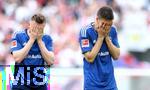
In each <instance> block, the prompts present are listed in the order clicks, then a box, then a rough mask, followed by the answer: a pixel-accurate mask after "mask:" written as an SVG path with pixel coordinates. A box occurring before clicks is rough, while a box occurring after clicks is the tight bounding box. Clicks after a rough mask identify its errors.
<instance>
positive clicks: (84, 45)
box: [81, 39, 89, 47]
mask: <svg viewBox="0 0 150 90" xmlns="http://www.w3.org/2000/svg"><path fill="white" fill-rule="evenodd" d="M81 43H82V47H89V40H88V39H83V40H82V41H81Z"/></svg>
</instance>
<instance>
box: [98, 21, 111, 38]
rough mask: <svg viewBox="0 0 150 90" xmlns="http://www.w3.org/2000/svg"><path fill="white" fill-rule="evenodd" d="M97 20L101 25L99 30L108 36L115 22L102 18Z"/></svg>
mask: <svg viewBox="0 0 150 90" xmlns="http://www.w3.org/2000/svg"><path fill="white" fill-rule="evenodd" d="M97 22H98V26H99V29H98V32H100V33H102V35H103V36H107V35H108V34H109V32H110V28H111V26H112V23H113V22H112V20H105V19H101V20H98V21H97Z"/></svg>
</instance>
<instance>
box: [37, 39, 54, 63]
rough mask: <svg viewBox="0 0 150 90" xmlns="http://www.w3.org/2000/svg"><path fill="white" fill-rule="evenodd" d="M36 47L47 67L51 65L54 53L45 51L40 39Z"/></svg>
mask: <svg viewBox="0 0 150 90" xmlns="http://www.w3.org/2000/svg"><path fill="white" fill-rule="evenodd" d="M38 45H39V48H40V50H41V54H42V56H43V58H44V60H45V61H46V62H47V64H48V65H52V64H53V63H54V53H53V52H52V51H48V50H47V48H46V46H45V44H44V43H43V41H42V39H41V38H40V39H38Z"/></svg>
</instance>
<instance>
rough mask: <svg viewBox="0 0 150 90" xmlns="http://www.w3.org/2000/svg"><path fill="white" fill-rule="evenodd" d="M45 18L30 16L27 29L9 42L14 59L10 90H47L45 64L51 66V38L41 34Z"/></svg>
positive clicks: (52, 60) (37, 15)
mask: <svg viewBox="0 0 150 90" xmlns="http://www.w3.org/2000/svg"><path fill="white" fill-rule="evenodd" d="M45 23H46V20H45V17H44V16H43V15H42V14H35V15H33V16H32V18H31V21H30V25H29V28H28V29H25V30H21V31H18V32H16V33H15V34H14V35H13V37H12V41H11V53H12V55H13V57H14V59H15V71H14V82H13V86H12V90H47V83H46V78H45V77H46V72H45V66H44V65H45V64H46V65H52V64H53V62H54V53H53V46H52V38H51V37H50V36H49V35H46V34H43V30H44V27H45Z"/></svg>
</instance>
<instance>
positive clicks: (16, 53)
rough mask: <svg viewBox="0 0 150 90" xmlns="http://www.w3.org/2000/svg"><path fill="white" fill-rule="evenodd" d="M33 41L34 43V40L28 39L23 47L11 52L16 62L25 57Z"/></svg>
mask: <svg viewBox="0 0 150 90" xmlns="http://www.w3.org/2000/svg"><path fill="white" fill-rule="evenodd" d="M33 43H34V40H33V39H29V41H28V42H27V44H26V45H25V47H23V48H22V49H20V50H17V51H14V52H13V53H12V54H13V57H14V59H15V61H16V62H17V63H20V62H21V61H22V60H23V59H24V58H25V57H26V55H27V54H28V52H29V51H30V49H31V47H32V45H33Z"/></svg>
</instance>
